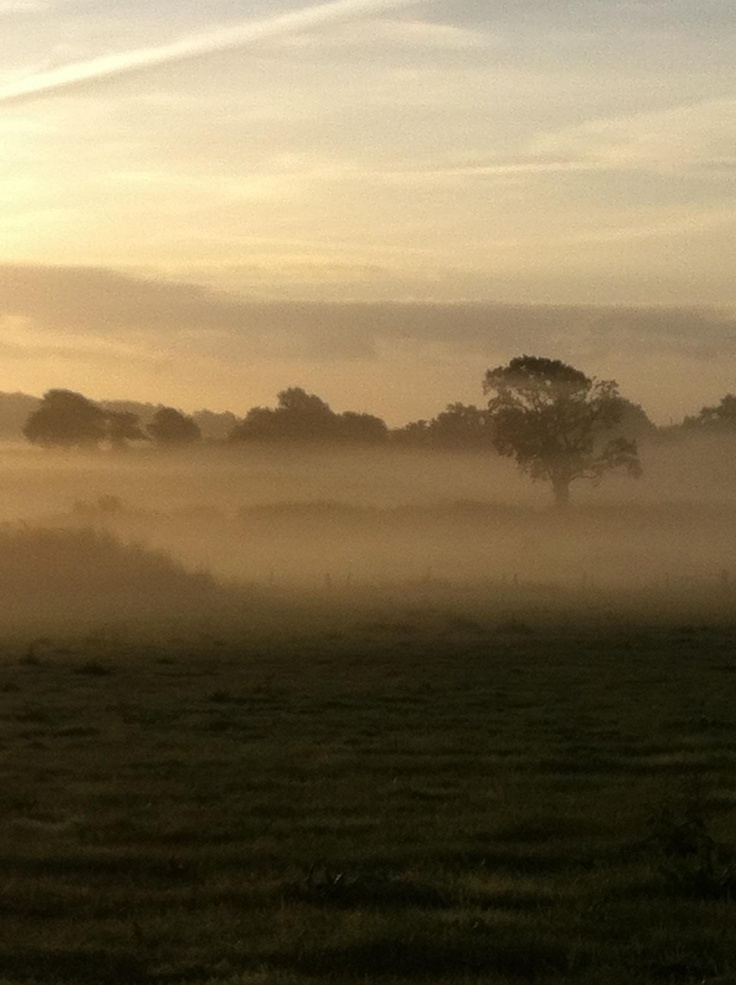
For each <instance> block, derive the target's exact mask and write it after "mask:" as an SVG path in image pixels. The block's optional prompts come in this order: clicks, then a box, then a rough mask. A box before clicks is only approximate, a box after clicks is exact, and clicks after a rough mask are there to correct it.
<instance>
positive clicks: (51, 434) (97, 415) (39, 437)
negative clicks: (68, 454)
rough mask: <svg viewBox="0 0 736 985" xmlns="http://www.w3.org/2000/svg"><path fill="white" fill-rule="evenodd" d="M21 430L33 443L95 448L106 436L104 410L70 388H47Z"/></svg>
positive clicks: (47, 445) (49, 445) (48, 445)
mask: <svg viewBox="0 0 736 985" xmlns="http://www.w3.org/2000/svg"><path fill="white" fill-rule="evenodd" d="M23 433H24V434H25V436H26V438H28V440H29V441H31V442H32V443H33V444H36V445H43V446H45V447H54V446H57V447H62V448H73V447H77V448H96V447H97V446H98V445H99V444H100V443H101V442H102V441H103V440H104V439H105V437H106V436H107V419H106V414H105V411H103V410H102V409H101V408H100V407H98V406H97V405H96V404H94V403H92V401H91V400H88V399H87V397H84V396H82V394H81V393H75V392H74V391H72V390H49V391H47V393H45V394H44V397H43V400H42V401H41V404H40V406H39V407H38V409H37V410H35V411H33V413H32V414H31V415H30V417H29V418H28V421H27V422H26V425H25V427H24V428H23Z"/></svg>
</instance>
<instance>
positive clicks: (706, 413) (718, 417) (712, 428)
mask: <svg viewBox="0 0 736 985" xmlns="http://www.w3.org/2000/svg"><path fill="white" fill-rule="evenodd" d="M682 426H683V428H685V429H686V430H690V431H702V432H703V433H716V432H717V433H727V432H732V433H736V396H734V395H733V394H732V393H727V394H726V396H725V397H721V400H720V402H719V403H718V404H716V405H715V406H713V407H702V408H701V409H700V413H698V414H696V415H694V416H693V417H686V418H685V420H684V421H683V422H682Z"/></svg>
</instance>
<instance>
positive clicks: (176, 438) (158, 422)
mask: <svg viewBox="0 0 736 985" xmlns="http://www.w3.org/2000/svg"><path fill="white" fill-rule="evenodd" d="M148 433H149V434H150V435H151V437H152V438H153V440H154V441H155V442H156V444H159V445H168V446H170V447H171V446H181V445H191V444H192V443H193V442H195V441H199V440H200V439H201V437H202V432H201V431H200V429H199V425H198V424H197V423H196V422H195V421H194V419H193V418H191V417H188V416H187V415H186V414H182V412H181V411H180V410H176V409H175V408H174V407H159V409H158V410H157V411H156V413H155V414H154V415H153V420H152V421H151V423H150V424H149V425H148Z"/></svg>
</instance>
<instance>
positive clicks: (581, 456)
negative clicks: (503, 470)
mask: <svg viewBox="0 0 736 985" xmlns="http://www.w3.org/2000/svg"><path fill="white" fill-rule="evenodd" d="M483 389H484V391H485V392H486V393H487V394H490V400H489V402H488V409H489V411H490V416H491V421H492V425H493V429H494V437H493V441H494V444H495V446H496V449H497V450H498V451H499V452H500V453H501V454H502V455H506V456H508V457H509V458H514V459H515V460H516V462H517V464H518V465H519V468H520V469H521V470H522V471H524V472H526V473H527V474H528V475H530V476H531V477H532V478H533V479H542V480H545V481H547V482H550V483H551V484H552V488H553V491H554V496H555V502H556V504H557V505H558V506H560V507H564V506H566V505H567V503H568V501H569V490H570V483H571V482H572V481H573V480H575V479H590V480H592V481H593V482H594V483H597V482H600V480H601V479H602V477H603V476H604V475H605V473H606V472H610V471H612V470H615V469H622V470H624V471H626V472H627V473H628V474H629V475H631V476H638V475H640V474H641V466H640V464H639V459H638V455H637V449H636V443H635V442H634V441H630V440H628V439H627V438H624V437H611V436H610V435H611V432H612V431H613V429H614V428H616V426H617V425H618V424H619V423H620V421H621V416H622V413H623V404H622V401H621V398H620V395H619V392H618V385H617V384H616V382H615V381H614V380H596V379H591V378H590V377H588V376H586V375H585V374H584V373H582V372H581V371H580V370H578V369H575V368H574V367H573V366H569V365H568V364H567V363H563V362H561V361H560V360H558V359H545V358H541V357H538V356H517V357H516V358H515V359H512V360H511V362H510V363H509V364H508V365H507V366H498V367H497V368H496V369H493V370H490V369H489V370H488V371H487V372H486V375H485V380H484V384H483Z"/></svg>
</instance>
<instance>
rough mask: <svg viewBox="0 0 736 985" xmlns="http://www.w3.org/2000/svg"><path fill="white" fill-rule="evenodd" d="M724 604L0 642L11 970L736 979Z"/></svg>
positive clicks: (733, 722)
mask: <svg viewBox="0 0 736 985" xmlns="http://www.w3.org/2000/svg"><path fill="white" fill-rule="evenodd" d="M725 591H726V589H724V592H725ZM689 594H690V595H691V593H689ZM713 594H714V593H713V589H712V588H710V589H706V590H705V592H704V600H703V605H702V606H700V609H699V608H698V606H697V605H695V603H694V602H693V599H692V597H690V603H691V608H692V610H693V612H694V613H695V615H692V613H687V611H686V609H687V606H686V605H685V599H684V598H683V599H681V600H679V601H678V600H674V602H672V604H671V605H669V607H668V606H666V605H664V606H662V607H660V608H659V609H658V608H657V607H656V606H654V607H653V608H652V609H651V611H650V612H649V614H648V615H641V614H639V615H634V614H633V612H631V611H629V610H628V609H627V607H626V606H625V605H624V604H620V605H618V606H616V605H614V603H613V602H610V601H609V600H600V599H599V600H597V601H596V600H595V598H592V599H588V601H587V602H586V601H585V600H582V601H581V598H580V597H576V598H575V599H572V598H571V599H570V600H567V599H566V597H565V596H564V595H560V594H559V593H558V594H556V595H555V596H554V598H553V599H552V600H550V598H548V597H547V596H545V595H544V593H543V592H539V593H537V594H535V593H534V592H533V591H532V590H531V589H527V588H524V587H523V586H522V587H521V588H517V589H514V587H513V586H505V587H504V586H500V585H499V586H497V587H496V588H495V589H493V590H492V589H491V588H485V589H483V590H482V591H481V590H480V589H479V591H478V595H477V598H475V599H474V600H472V604H471V603H469V602H468V601H467V594H464V593H458V596H457V598H455V599H454V600H453V599H452V598H450V596H449V594H443V593H441V592H438V591H435V590H434V589H433V588H432V586H431V585H425V586H415V587H414V588H413V589H412V591H411V592H410V591H408V590H407V591H406V592H405V593H404V597H403V598H402V599H401V601H400V602H399V601H395V599H394V597H393V595H392V593H390V592H386V593H384V594H383V595H381V594H380V593H376V595H375V597H372V598H367V597H361V598H360V600H357V599H351V598H350V597H349V593H346V594H343V595H342V596H341V597H340V598H332V599H330V598H327V597H326V596H323V597H322V598H321V599H319V600H313V601H312V604H311V605H309V606H303V605H302V606H299V605H298V604H297V603H296V602H288V600H286V599H283V600H282V601H281V602H279V600H278V599H277V598H275V599H274V604H273V605H272V611H271V614H270V618H269V619H259V618H256V615H255V614H253V616H252V617H251V616H249V615H248V614H247V613H243V614H241V617H240V619H239V621H237V620H234V621H232V622H231V623H230V624H229V628H222V627H213V626H209V627H207V626H206V625H204V623H203V625H202V627H200V630H198V631H197V632H194V631H193V630H192V629H191V628H186V629H183V630H181V631H180V632H179V634H178V635H177V630H176V629H172V628H168V629H166V628H161V629H160V630H158V631H154V630H153V629H152V628H151V629H148V630H146V631H145V632H138V631H136V630H134V629H133V628H131V627H130V626H128V627H127V628H126V627H125V626H122V625H121V626H112V625H108V626H107V627H105V626H102V628H98V629H97V630H96V631H94V632H85V633H81V632H80V633H76V634H75V633H74V632H72V631H67V632H65V633H57V634H56V635H51V636H49V637H47V638H33V637H32V636H29V635H28V634H27V633H25V634H24V633H23V632H20V631H18V632H16V634H15V635H13V633H11V632H10V630H9V631H8V632H7V633H6V636H5V641H4V643H3V645H2V650H1V652H0V709H1V711H2V714H1V718H0V729H1V731H0V743H1V745H2V752H3V773H2V785H1V786H0V812H1V813H0V818H1V821H0V838H1V839H2V842H1V844H0V866H1V870H2V878H1V879H0V910H1V911H2V933H1V938H0V982H2V983H3V985H9V983H13V985H21V983H23V985H28V983H31V982H43V983H93V982H99V983H113V982H116V983H121V982H124V983H164V982H166V983H174V982H187V983H196V985H205V983H206V985H266V983H274V985H306V983H308V982H316V981H335V982H351V981H355V982H362V983H365V982H381V983H384V985H391V983H393V985H398V983H404V985H407V983H413V982H417V981H424V982H431V983H436V985H442V983H450V982H453V983H454V982H457V983H459V982H493V983H518V982H529V981H534V982H539V983H546V982H550V983H552V982H561V981H575V982H579V983H581V985H588V983H589V985H592V983H596V985H605V983H624V982H626V983H630V985H644V983H670V982H672V983H701V982H704V981H705V982H713V983H715V982H723V983H725V982H731V981H734V980H736V979H734V978H732V977H728V976H729V975H731V976H732V975H734V974H736V933H735V932H734V928H735V923H734V921H735V919H736V909H735V907H736V866H735V865H734V860H735V859H736V781H735V779H734V777H735V773H734V766H735V765H736V718H735V717H734V708H736V621H734V619H733V615H732V613H733V600H732V599H731V597H730V596H728V597H725V596H724V597H723V598H720V599H717V600H715V601H714V600H713V598H712V596H713ZM708 600H710V603H711V604H710V607H708V606H706V602H707V601H708ZM282 610H283V611H282ZM286 611H288V612H289V613H290V614H289V617H288V619H287V620H285V621H284V620H283V619H282V618H281V616H282V614H283V612H286ZM698 611H702V613H704V614H701V615H697V612H698ZM679 612H683V613H684V615H682V616H680V615H678V613H679Z"/></svg>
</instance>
